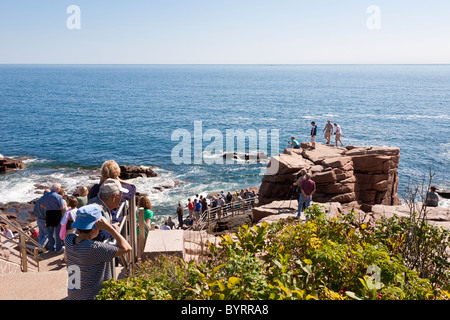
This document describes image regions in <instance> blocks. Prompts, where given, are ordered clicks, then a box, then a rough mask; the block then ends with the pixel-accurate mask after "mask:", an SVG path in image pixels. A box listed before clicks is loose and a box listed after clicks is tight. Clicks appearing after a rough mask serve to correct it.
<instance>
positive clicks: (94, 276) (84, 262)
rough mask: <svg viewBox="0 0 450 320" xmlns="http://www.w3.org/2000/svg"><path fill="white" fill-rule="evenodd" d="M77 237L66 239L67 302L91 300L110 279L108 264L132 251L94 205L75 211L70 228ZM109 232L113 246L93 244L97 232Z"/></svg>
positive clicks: (110, 272) (69, 236)
mask: <svg viewBox="0 0 450 320" xmlns="http://www.w3.org/2000/svg"><path fill="white" fill-rule="evenodd" d="M72 226H73V227H74V228H76V229H77V230H78V234H76V233H72V234H68V235H67V236H66V238H65V244H66V255H67V271H68V273H69V274H68V276H69V279H68V280H69V281H68V288H67V289H68V299H69V300H92V299H94V298H95V296H96V295H97V294H98V292H99V291H100V290H101V289H102V283H103V282H104V281H107V280H109V279H111V278H112V275H113V272H112V271H113V270H112V269H111V268H112V265H111V260H112V259H114V258H116V257H120V256H122V255H124V254H126V253H128V252H130V251H131V246H130V244H129V243H128V242H127V241H126V240H125V238H124V237H123V236H122V235H121V234H120V233H119V232H118V231H117V230H116V229H115V228H114V227H113V226H112V225H111V224H110V223H108V222H107V221H106V220H105V218H104V217H103V216H102V210H101V209H100V207H99V206H97V205H86V206H84V207H81V208H80V209H78V211H77V217H76V220H75V222H74V223H73V224H72ZM101 230H104V231H106V232H108V233H109V234H110V235H111V237H112V238H113V239H114V240H115V241H116V245H112V244H110V243H103V242H100V241H94V239H95V238H96V237H97V235H98V233H99V231H101Z"/></svg>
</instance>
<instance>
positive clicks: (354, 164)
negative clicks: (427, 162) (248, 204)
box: [259, 143, 401, 211]
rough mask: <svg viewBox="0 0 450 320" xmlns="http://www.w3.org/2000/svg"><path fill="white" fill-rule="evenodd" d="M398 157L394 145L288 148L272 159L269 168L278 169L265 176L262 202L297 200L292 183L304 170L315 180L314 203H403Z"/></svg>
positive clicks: (365, 207) (363, 205)
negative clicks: (399, 183)
mask: <svg viewBox="0 0 450 320" xmlns="http://www.w3.org/2000/svg"><path fill="white" fill-rule="evenodd" d="M399 160H400V150H399V148H394V147H361V146H359V147H358V146H347V147H345V148H337V147H334V146H331V145H325V144H321V143H317V144H316V149H314V150H310V149H309V148H308V146H307V145H306V144H302V148H301V149H286V150H285V151H284V153H283V154H280V155H278V156H275V157H272V158H271V160H270V163H269V165H268V167H271V168H273V167H275V168H278V169H277V170H276V171H275V174H270V175H268V174H266V175H264V177H263V179H262V184H261V186H260V190H259V202H260V203H261V204H267V203H270V202H273V201H277V200H288V199H297V198H298V193H296V192H295V191H294V190H293V189H292V184H293V182H294V181H295V180H296V179H297V177H298V176H299V173H300V170H301V169H305V170H306V171H307V172H309V173H310V174H311V179H312V180H313V181H315V183H316V188H317V191H316V193H315V194H314V196H313V201H314V202H320V203H325V202H339V203H342V204H351V205H354V206H355V207H358V208H361V209H362V210H364V211H370V210H371V208H372V206H373V205H376V204H382V205H400V204H401V202H400V200H399V197H398V194H397V190H398V172H397V169H398V164H399ZM272 173H273V172H272Z"/></svg>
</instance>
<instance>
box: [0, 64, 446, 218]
mask: <svg viewBox="0 0 450 320" xmlns="http://www.w3.org/2000/svg"><path fill="white" fill-rule="evenodd" d="M327 120H331V121H332V123H333V122H337V123H339V124H340V125H341V127H342V130H343V137H342V141H343V143H344V144H345V145H363V146H367V145H372V146H393V147H399V148H400V157H401V158H400V165H399V178H400V186H399V194H400V195H402V194H404V193H405V190H406V188H407V186H408V184H412V183H420V182H421V181H422V180H423V179H424V178H425V179H426V178H427V177H428V172H429V170H431V171H432V172H433V173H434V174H435V176H434V177H433V184H434V185H436V186H438V187H439V188H443V189H450V179H449V178H448V176H449V173H450V172H449V171H450V170H449V162H450V138H449V137H450V65H0V154H1V155H3V156H5V157H19V158H20V157H30V159H29V160H27V161H26V164H27V168H26V170H21V171H14V172H11V173H7V174H1V175H0V202H11V201H19V202H26V201H30V200H33V199H35V198H37V197H39V196H40V194H41V192H42V190H38V189H37V187H38V186H39V185H46V186H49V185H51V184H52V183H54V182H60V183H61V184H62V185H63V187H64V188H65V189H66V190H67V191H69V192H70V191H73V190H75V188H76V187H77V186H81V185H87V186H88V185H92V184H94V183H96V182H97V181H98V179H99V168H100V166H101V165H102V163H103V162H104V161H106V160H110V159H114V160H115V161H117V162H118V163H119V164H127V165H141V166H145V167H150V168H152V169H154V170H155V171H156V172H157V173H158V177H156V178H137V179H133V180H132V182H133V183H134V184H136V186H137V187H138V191H139V192H141V193H146V194H148V195H149V197H150V200H151V201H152V204H153V209H154V212H155V214H156V215H160V216H166V215H168V214H175V212H176V206H177V203H178V201H182V202H185V201H186V199H187V198H188V197H190V196H193V195H194V194H196V193H200V194H207V193H210V192H218V191H221V190H224V191H228V190H236V189H239V190H240V189H242V188H246V187H250V186H259V185H260V183H261V178H262V175H261V173H262V171H263V169H264V168H265V167H266V166H267V163H268V162H267V160H262V161H261V162H260V163H255V162H252V163H248V162H246V161H244V160H236V161H233V163H227V162H226V161H223V157H222V155H223V153H224V152H226V151H230V150H231V151H232V150H233V149H232V147H234V148H236V149H235V150H237V151H241V149H242V148H241V149H239V148H238V147H237V142H236V144H234V145H233V144H231V143H230V145H229V146H228V145H226V143H225V141H226V139H227V137H228V136H229V135H228V130H234V131H236V130H237V131H239V130H242V131H244V132H253V133H257V138H258V140H257V143H256V142H255V140H252V139H250V138H248V139H245V146H244V148H245V150H243V151H245V152H248V153H252V152H258V151H263V152H265V154H267V155H268V156H273V155H276V154H277V153H281V152H283V150H284V148H286V147H288V144H287V143H288V141H289V140H290V137H291V136H295V137H296V138H297V139H298V140H299V141H301V142H306V141H308V140H309V132H310V128H311V125H310V122H311V121H315V122H316V123H317V124H318V127H319V132H321V130H322V128H323V127H324V126H325V123H326V121H327ZM199 126H200V127H199ZM196 130H197V131H196ZM198 132H201V134H202V136H200V140H197V142H198V141H200V145H199V144H198V143H197V144H196V133H198ZM209 133H213V136H214V137H215V139H212V138H211V137H210V136H208V134H209ZM221 135H222V136H221ZM183 137H184V138H186V140H184V138H183ZM202 137H203V140H202ZM217 137H219V138H223V140H220V139H218V138H217ZM264 139H266V140H268V143H267V147H265V146H266V144H264V143H263V141H264ZM213 142H214V143H213ZM318 142H324V139H323V137H322V136H321V135H319V136H318ZM187 145H189V148H188V147H187ZM213 145H214V148H210V147H212V146H213ZM180 146H182V147H183V148H181V149H182V150H179V149H180ZM221 146H223V148H222V150H221V148H220V147H221ZM228 147H230V148H231V149H229V148H228ZM211 149H213V150H212V151H211ZM178 151H180V152H178ZM180 155H183V160H182V161H181V160H180ZM241 158H243V156H242V155H241ZM199 159H200V160H199ZM440 205H443V206H449V202H448V201H447V200H445V199H442V201H441V202H440Z"/></svg>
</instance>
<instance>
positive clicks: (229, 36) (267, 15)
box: [0, 0, 450, 64]
mask: <svg viewBox="0 0 450 320" xmlns="http://www.w3.org/2000/svg"><path fill="white" fill-rule="evenodd" d="M70 5H77V6H79V8H80V10H81V11H80V22H81V23H80V26H81V28H80V29H75V30H69V29H68V28H67V26H66V20H67V19H68V18H69V16H70V14H67V12H66V10H67V8H68V7H69V6H70ZM371 5H376V6H378V7H379V8H380V14H381V15H380V23H381V24H380V27H381V28H380V29H377V30H370V29H369V28H368V27H367V24H366V22H367V20H368V19H369V18H370V16H371V15H370V14H368V13H367V8H368V7H369V6H371ZM449 21H450V1H448V0H427V1H422V0H421V1H404V0H386V1H385V0H370V1H366V0H339V1H336V0H334V1H332V0H315V1H311V0H310V1H303V0H240V1H237V0H227V1H225V0H146V1H143V0H134V1H133V0H128V1H117V0H108V1H106V0H71V1H66V0H1V2H0V63H55V64H60V63H108V64H122V63H123V64H129V63H131V64H141V63H142V64H160V63H163V64H165V63H168V64H172V63H174V64H192V63H194V64H196V63H205V64H209V63H225V64H228V63H231V64H234V63H236V64H240V63H245V64H247V63H249V64H259V63H264V64H265V63H273V64H303V63H306V64H309V63H450V22H449Z"/></svg>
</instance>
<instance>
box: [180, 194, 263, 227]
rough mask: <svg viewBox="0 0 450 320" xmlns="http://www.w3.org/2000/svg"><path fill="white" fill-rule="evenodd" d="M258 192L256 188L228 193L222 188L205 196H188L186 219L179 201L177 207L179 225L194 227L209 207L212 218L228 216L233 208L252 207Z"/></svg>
mask: <svg viewBox="0 0 450 320" xmlns="http://www.w3.org/2000/svg"><path fill="white" fill-rule="evenodd" d="M256 197H257V194H256V193H255V191H254V190H249V189H241V191H239V190H236V191H234V192H233V193H232V192H231V191H228V192H227V193H226V194H225V192H224V191H223V190H222V191H220V192H219V193H217V194H213V195H209V196H205V197H204V196H203V195H198V194H196V195H195V197H193V200H192V198H188V200H187V204H185V206H184V207H185V208H187V209H188V215H187V217H186V219H183V218H181V217H184V216H183V213H182V212H183V205H182V204H181V203H179V206H178V209H177V216H178V221H179V227H183V226H184V225H186V226H187V227H192V226H194V225H195V224H197V223H198V222H199V221H200V219H201V217H202V216H204V215H205V212H206V211H207V210H208V209H209V210H210V214H211V215H212V217H211V218H216V217H217V218H218V219H221V218H222V217H226V216H227V215H228V214H229V213H230V212H232V210H234V209H241V208H243V207H244V206H248V207H252V206H254V204H255V202H254V201H255V198H256Z"/></svg>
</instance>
